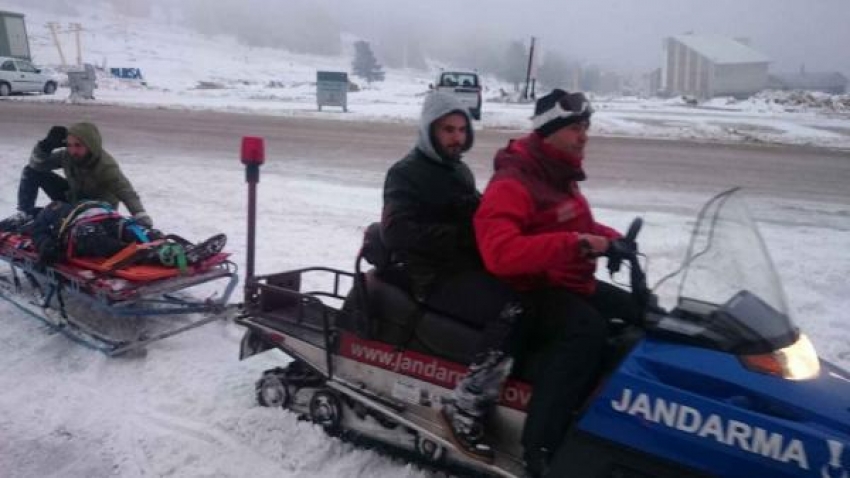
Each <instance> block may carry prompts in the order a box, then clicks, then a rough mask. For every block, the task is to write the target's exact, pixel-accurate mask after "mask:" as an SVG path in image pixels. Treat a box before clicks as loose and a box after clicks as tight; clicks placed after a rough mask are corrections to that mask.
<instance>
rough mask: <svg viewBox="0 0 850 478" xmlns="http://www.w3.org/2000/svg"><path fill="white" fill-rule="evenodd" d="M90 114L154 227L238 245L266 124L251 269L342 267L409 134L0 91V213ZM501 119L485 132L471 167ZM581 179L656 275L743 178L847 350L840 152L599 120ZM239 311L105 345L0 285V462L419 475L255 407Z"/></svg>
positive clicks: (826, 342)
mask: <svg viewBox="0 0 850 478" xmlns="http://www.w3.org/2000/svg"><path fill="white" fill-rule="evenodd" d="M81 119H87V120H91V121H95V122H97V123H98V124H100V125H101V126H102V127H103V130H104V136H105V144H106V148H107V149H108V150H109V151H110V152H112V153H113V155H114V156H115V157H116V158H117V159H118V160H119V161H120V162H121V164H122V167H123V168H124V170H125V172H126V173H127V175H128V176H129V177H130V178H131V180H132V181H133V183H134V185H135V186H136V188H137V189H138V190H139V192H140V194H141V196H142V199H143V201H144V202H145V204H146V207H147V209H148V210H149V211H150V212H151V214H152V216H153V217H154V220H155V221H156V223H157V226H158V227H160V228H161V229H163V230H166V231H173V232H176V233H179V234H180V235H183V236H185V237H187V238H190V239H195V240H197V239H200V238H203V237H207V236H209V235H211V234H212V233H215V232H219V231H223V232H225V233H226V234H227V235H228V237H229V239H230V242H229V245H228V249H230V250H232V251H234V252H236V255H235V256H234V259H235V260H236V262H237V263H239V264H240V265H244V263H243V251H244V244H245V239H244V234H243V228H244V222H245V219H244V210H245V204H244V196H245V192H244V176H243V170H242V167H241V165H240V164H239V162H238V160H237V155H238V146H239V137H240V136H242V135H249V134H250V135H261V136H265V137H266V138H267V143H268V145H267V150H268V159H269V161H268V164H266V165H265V166H264V167H263V170H262V171H263V173H262V179H261V183H260V194H259V214H260V218H259V224H260V228H261V229H260V231H259V236H258V250H257V257H258V260H259V262H258V266H257V272H258V273H269V272H276V271H280V270H285V269H291V268H296V267H303V266H307V265H325V266H330V267H339V268H344V269H350V268H351V266H352V261H353V258H354V256H355V253H356V250H357V248H358V246H359V242H360V239H361V234H362V229H363V226H365V225H366V224H368V223H369V222H371V221H374V220H376V219H377V218H378V217H379V214H380V185H381V180H382V177H383V172H384V169H385V168H386V167H387V166H388V165H389V164H390V163H391V162H392V161H394V160H395V159H396V158H398V157H399V156H401V155H402V154H403V153H405V152H406V150H407V149H408V148H409V146H410V145H411V143H412V139H413V135H414V129H413V128H412V127H411V126H410V125H387V124H377V123H359V122H358V123H355V122H327V121H318V120H314V119H291V118H264V117H258V116H248V115H233V114H221V113H207V112H204V113H202V112H175V111H163V110H131V109H123V108H114V107H88V106H86V107H69V106H65V105H58V104H53V105H33V104H19V103H17V102H3V103H0V144H2V145H3V148H0V168H2V170H3V171H6V173H5V174H3V175H0V211H6V212H11V211H12V210H13V209H14V206H15V204H14V203H15V191H16V190H17V180H18V171H20V168H21V167H22V165H23V163H24V161H25V158H26V157H27V155H28V154H29V151H30V150H31V148H32V145H33V143H34V142H35V141H36V140H37V139H39V138H40V137H41V136H43V134H44V132H45V131H46V130H47V128H48V127H49V126H50V125H52V124H56V123H59V124H62V123H64V124H67V123H70V122H72V121H77V120H81ZM509 136H510V134H506V133H504V132H492V131H487V130H485V131H482V132H479V139H480V141H479V142H478V143H477V146H476V151H475V153H474V154H473V155H472V156H471V161H472V162H473V163H474V165H475V167H476V172H477V174H478V179H479V185H480V186H483V185H484V184H485V183H486V180H487V178H488V173H487V164H488V163H489V156H490V155H491V154H492V153H493V151H494V150H495V148H496V147H498V146H501V144H502V143H503V142H504V141H505V140H506V139H507V138H508V137H509ZM592 141H593V146H592V149H591V151H590V156H589V161H590V164H589V166H588V169H589V173H590V178H591V179H590V180H589V181H588V183H587V185H586V186H585V190H586V191H587V193H588V194H589V196H590V197H591V199H592V200H593V201H594V203H595V204H596V205H597V206H596V214H597V217H598V218H599V219H600V220H602V221H604V222H606V223H609V224H611V225H612V226H614V227H617V228H623V227H625V226H626V225H627V224H628V223H629V221H630V220H631V218H632V217H634V216H635V215H636V214H638V213H639V214H641V215H643V216H644V217H645V219H646V226H645V228H644V232H643V233H642V234H643V236H642V238H641V245H642V247H644V248H645V251H646V252H647V254H648V255H649V256H650V257H651V258H652V262H651V266H650V271H649V272H650V276H651V277H654V278H656V279H657V278H658V277H661V276H662V275H663V274H665V273H666V272H669V271H670V270H673V269H674V268H675V267H676V265H677V264H678V260H679V259H680V257H681V253H682V251H683V248H684V246H685V245H686V240H687V232H688V229H687V228H688V227H689V226H690V224H691V220H692V218H693V213H694V212H695V209H696V208H697V207H698V206H699V205H700V204H701V203H702V201H704V200H705V199H707V197H708V196H709V195H710V193H713V192H717V191H719V190H720V189H722V187H724V186H728V185H733V184H742V183H743V184H746V185H749V186H752V188H751V190H752V192H754V193H755V197H754V201H753V203H752V204H753V206H754V208H755V212H756V215H757V216H758V217H759V219H760V223H761V224H760V225H761V227H762V231H763V233H764V235H765V239H766V242H767V245H768V247H769V248H770V251H771V253H772V254H773V257H774V259H775V260H776V263H777V269H778V271H779V273H780V275H781V277H782V279H783V281H784V283H785V287H786V290H787V292H788V298H789V305H790V308H791V310H792V312H793V313H794V315H795V317H796V319H797V320H798V321H799V324H800V325H801V327H802V328H803V329H804V330H806V331H807V333H809V335H810V336H811V337H812V340H813V341H814V342H815V344H816V346H817V347H818V351H819V352H820V353H821V355H822V356H824V357H825V358H828V359H829V360H833V361H836V362H838V363H839V364H841V365H842V366H843V367H845V368H848V367H850V346H848V344H849V343H850V333H849V332H848V329H847V326H846V319H847V315H846V311H847V310H850V299H849V298H848V296H847V293H846V291H847V289H846V285H845V284H846V276H847V271H850V256H848V255H847V252H846V251H847V245H848V244H850V193H848V190H850V189H848V188H847V186H846V185H847V183H848V182H850V169H849V168H850V158H848V157H847V153H833V152H829V151H825V150H816V149H801V148H779V147H766V148H754V147H741V146H722V145H702V144H688V143H676V142H660V141H640V140H626V139H606V138H593V140H592ZM241 332H242V331H241V329H239V328H238V327H236V326H235V325H233V324H230V323H224V322H217V323H213V324H210V325H208V326H205V327H202V328H200V329H196V330H193V331H191V332H188V333H186V334H183V335H180V336H177V337H173V338H170V339H168V340H165V341H162V342H160V343H158V344H155V345H153V346H151V347H150V349H149V351H148V353H147V355H146V356H144V357H134V358H130V357H128V358H117V359H108V358H106V357H103V356H101V355H99V354H97V353H96V352H92V351H89V350H87V349H83V348H82V347H80V346H78V345H75V344H73V343H71V342H69V341H68V340H67V339H65V338H63V337H62V336H57V335H55V334H50V333H49V332H47V331H46V330H45V329H44V327H42V326H40V325H39V324H38V323H37V322H36V321H34V320H31V319H30V318H28V317H26V316H24V315H22V314H21V313H20V312H18V311H17V310H15V309H13V308H12V307H10V306H8V305H7V304H6V303H0V476H2V477H4V478H5V477H10V478H17V477H33V476H40V477H41V476H44V477H57V478H58V477H63V478H65V477H72V478H76V477H106V476H121V477H132V478H136V477H199V476H205V477H234V478H237V477H244V476H253V477H275V478H280V477H283V478H288V477H314V476H322V477H324V476H340V477H356V476H362V477H378V478H390V477H393V478H395V477H425V476H428V475H427V474H426V473H423V472H421V471H418V470H416V469H414V468H412V467H410V466H408V465H406V464H403V463H399V462H396V461H392V460H389V459H387V458H384V457H381V456H378V455H376V454H374V453H371V452H366V451H361V450H356V449H352V448H351V447H350V446H348V445H346V444H343V443H340V442H339V441H337V440H333V439H328V438H326V437H325V436H324V435H323V433H322V432H321V431H320V430H318V429H317V428H315V427H312V426H310V425H309V424H306V423H302V422H298V421H296V418H295V417H294V416H293V415H291V414H288V413H283V412H281V411H279V410H271V409H265V408H262V407H259V406H257V405H256V403H255V401H254V381H255V380H256V379H257V378H258V377H259V375H260V373H261V372H262V371H263V370H264V369H266V368H269V367H271V366H275V365H279V364H281V363H283V361H284V359H283V358H281V357H275V356H273V355H271V356H270V355H263V356H259V357H254V358H252V359H250V360H247V361H245V362H239V361H238V360H237V352H238V342H239V338H240V336H241Z"/></svg>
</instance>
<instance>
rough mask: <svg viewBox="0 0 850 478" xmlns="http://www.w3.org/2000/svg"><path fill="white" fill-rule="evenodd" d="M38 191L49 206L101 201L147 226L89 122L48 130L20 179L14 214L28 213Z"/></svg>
mask: <svg viewBox="0 0 850 478" xmlns="http://www.w3.org/2000/svg"><path fill="white" fill-rule="evenodd" d="M59 168H62V170H63V172H64V173H65V177H64V178H63V177H62V176H60V175H58V174H56V173H54V172H53V170H55V169H59ZM39 189H43V190H44V192H45V193H47V195H48V196H50V199H51V200H54V201H57V200H59V201H67V202H70V203H76V202H77V201H81V200H94V201H103V202H107V203H109V204H111V205H112V207H113V208H116V209H117V208H118V203H119V202H120V203H123V204H124V205H125V206H126V207H127V210H129V211H130V214H131V215H132V216H133V218H134V219H135V220H136V222H138V223H139V224H140V225H142V226H145V227H148V228H150V227H153V221H152V220H151V217H150V215H148V213H147V212H145V208H144V207H143V206H142V201H141V200H140V199H139V195H138V194H137V193H136V190H135V189H133V185H132V184H131V183H130V180H128V179H127V177H126V176H124V173H122V172H121V168H119V167H118V163H117V162H116V161H115V159H113V158H112V156H111V155H110V154H109V153H107V152H106V150H104V149H103V140H102V139H101V136H100V132H99V131H98V130H97V127H96V126H95V125H93V124H91V123H77V124H74V125H72V126H71V127H70V128H68V129H65V128H64V127H62V126H54V127H52V128H51V129H50V132H49V133H48V134H47V137H45V138H44V139H43V140H41V141H39V142H38V143H37V144H36V146H35V148H33V151H32V155H31V156H30V160H29V164H27V165H26V166H25V167H24V171H23V173H22V174H21V182H20V185H19V187H18V210H19V214H20V213H22V214H23V215H25V216H28V217H31V216H32V215H33V214H34V212H35V202H36V199H37V197H38V190H39Z"/></svg>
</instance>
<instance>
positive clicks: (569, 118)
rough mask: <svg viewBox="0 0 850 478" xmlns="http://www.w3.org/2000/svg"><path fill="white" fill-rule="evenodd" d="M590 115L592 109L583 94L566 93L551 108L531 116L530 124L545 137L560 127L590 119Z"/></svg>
mask: <svg viewBox="0 0 850 478" xmlns="http://www.w3.org/2000/svg"><path fill="white" fill-rule="evenodd" d="M592 114H593V107H591V106H590V100H588V99H587V97H586V96H584V93H567V94H566V95H564V96H562V97H561V98H559V99H558V101H557V102H556V103H555V105H554V106H553V107H551V108H549V109H548V110H547V111H545V112H543V113H541V114H539V115H537V116H533V117H532V118H531V122H532V127H533V129H535V130H537V131H540V132H542V133H543V134H544V136H546V135H549V134H551V133H552V132H554V131H555V130H557V129H559V128H561V127H564V126H567V125H570V124H573V123H578V122H579V121H581V120H585V119H590V115H592Z"/></svg>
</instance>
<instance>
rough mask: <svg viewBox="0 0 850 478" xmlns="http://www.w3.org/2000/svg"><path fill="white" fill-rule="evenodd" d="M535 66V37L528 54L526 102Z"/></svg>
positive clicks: (532, 38)
mask: <svg viewBox="0 0 850 478" xmlns="http://www.w3.org/2000/svg"><path fill="white" fill-rule="evenodd" d="M533 64H534V37H531V48H530V49H529V52H528V68H526V70H525V91H523V93H522V98H523V99H524V100H527V99H528V88H529V86H530V84H531V67H532V65H533Z"/></svg>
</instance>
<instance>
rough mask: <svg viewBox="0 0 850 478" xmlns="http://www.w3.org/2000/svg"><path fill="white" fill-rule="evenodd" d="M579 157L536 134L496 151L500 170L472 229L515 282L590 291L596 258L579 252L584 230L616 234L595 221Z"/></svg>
mask: <svg viewBox="0 0 850 478" xmlns="http://www.w3.org/2000/svg"><path fill="white" fill-rule="evenodd" d="M584 177H585V176H584V171H583V170H582V168H581V158H575V157H573V156H572V155H567V154H565V153H562V152H561V151H559V150H557V149H555V148H553V147H551V146H549V145H548V144H546V143H544V142H543V140H542V138H541V137H540V136H538V135H537V134H535V133H532V134H530V135H528V136H525V137H523V138H520V139H517V140H512V141H511V142H510V143H508V146H507V147H506V148H504V149H502V150H500V151H499V152H498V153H497V154H496V159H495V172H494V174H493V178H492V179H491V180H490V184H489V185H488V186H487V189H486V191H485V192H484V197H483V198H482V200H481V205H480V206H479V207H478V211H477V212H476V214H475V235H476V240H477V241H478V248H479V250H480V252H481V255H482V257H483V259H484V263H485V265H486V266H487V269H488V270H489V271H490V272H492V273H493V274H495V275H496V276H498V277H500V278H502V279H504V280H506V281H507V282H509V283H510V284H511V285H513V286H514V287H515V288H517V289H520V290H528V289H532V288H538V287H547V286H556V287H566V288H567V289H570V290H572V291H574V292H577V293H580V294H585V295H589V294H592V293H593V292H594V290H595V288H596V280H595V277H594V273H595V272H596V260H595V259H588V258H587V257H585V256H584V255H583V254H582V251H581V246H580V244H579V234H580V233H585V234H595V235H599V236H605V237H607V238H609V239H616V238H618V237H620V234H619V233H618V232H617V231H615V230H614V229H612V228H610V227H608V226H605V225H603V224H600V223H598V222H596V221H595V220H594V219H593V214H592V213H591V211H590V205H589V204H588V202H587V199H586V198H585V197H584V195H583V194H582V193H581V191H580V190H579V187H578V182H577V181H581V180H583V179H584Z"/></svg>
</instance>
